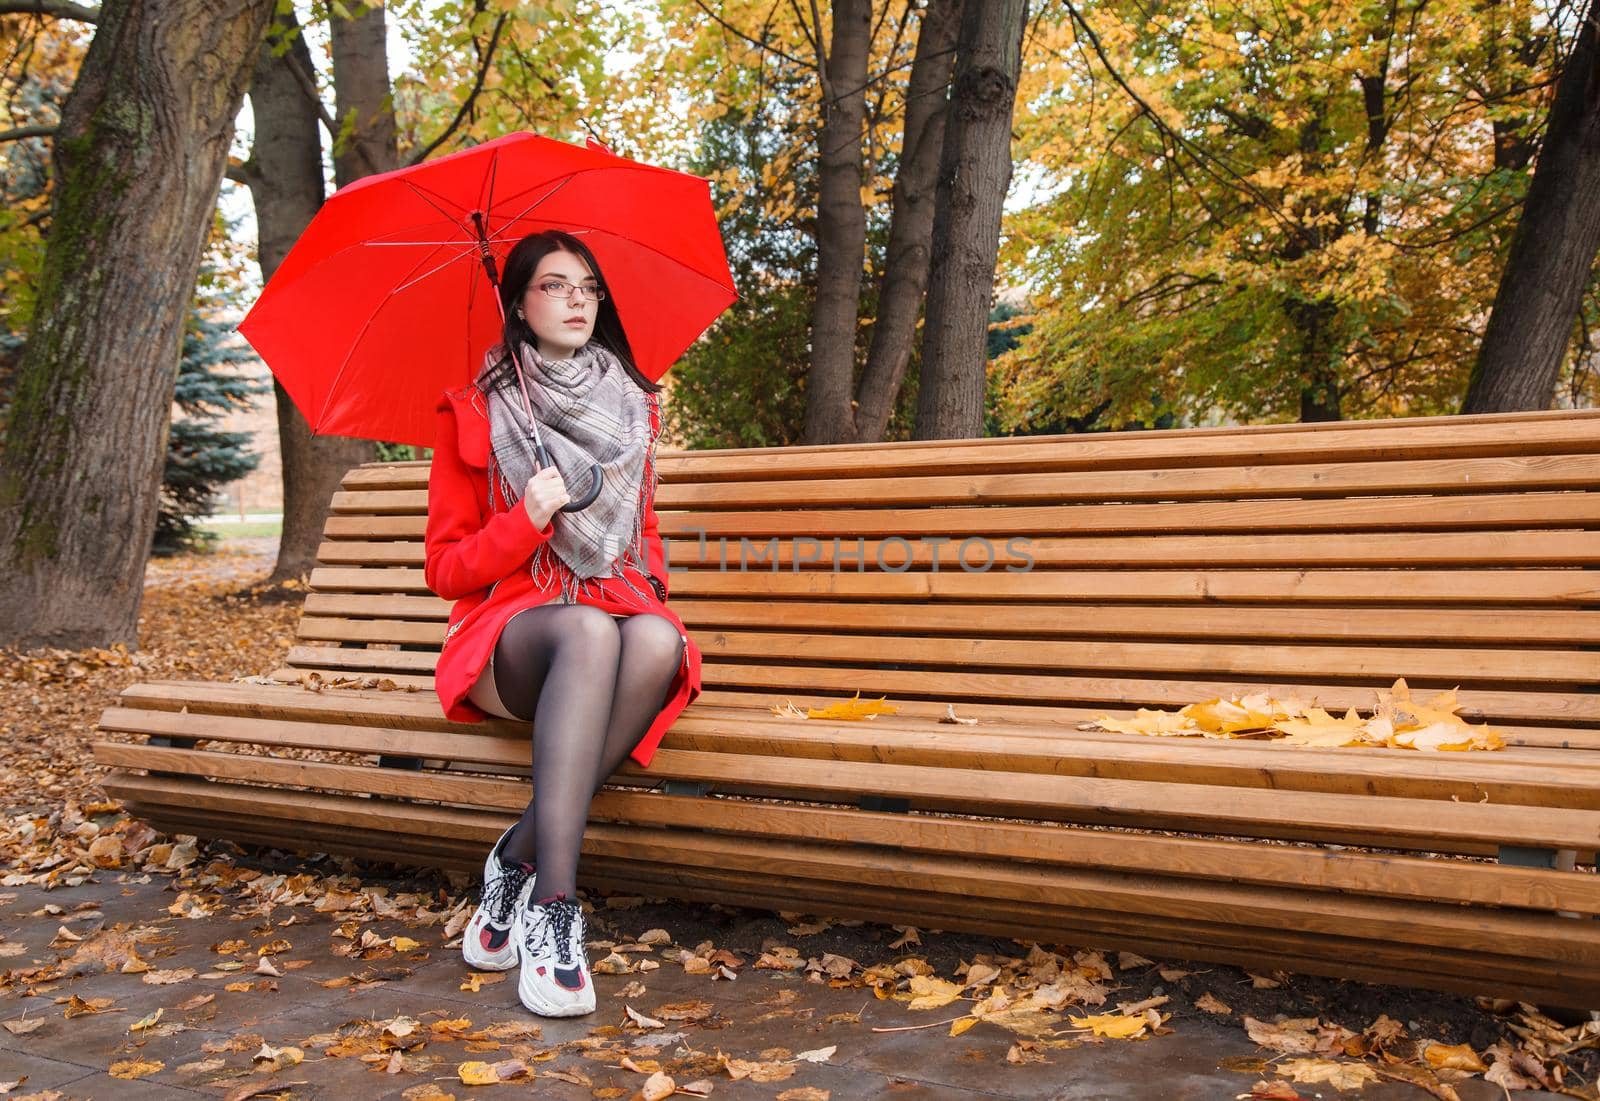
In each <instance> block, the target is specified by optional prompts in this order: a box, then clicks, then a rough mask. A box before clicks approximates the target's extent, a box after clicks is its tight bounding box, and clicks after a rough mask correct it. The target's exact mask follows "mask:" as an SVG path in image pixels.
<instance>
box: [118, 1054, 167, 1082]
mask: <svg viewBox="0 0 1600 1101" xmlns="http://www.w3.org/2000/svg"><path fill="white" fill-rule="evenodd" d="M165 1067H166V1064H165V1063H162V1062H159V1061H147V1060H144V1059H125V1060H123V1061H122V1062H120V1063H112V1064H111V1069H110V1071H109V1072H108V1073H109V1074H110V1075H111V1077H113V1078H130V1079H131V1078H145V1077H148V1076H149V1075H152V1074H155V1073H156V1072H157V1071H159V1070H162V1069H163V1068H165Z"/></svg>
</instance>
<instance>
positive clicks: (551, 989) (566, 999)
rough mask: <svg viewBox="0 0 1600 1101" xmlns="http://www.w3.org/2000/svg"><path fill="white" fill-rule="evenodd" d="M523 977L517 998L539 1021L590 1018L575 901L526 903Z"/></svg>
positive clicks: (583, 926) (583, 927) (590, 986)
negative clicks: (535, 1014) (543, 1018)
mask: <svg viewBox="0 0 1600 1101" xmlns="http://www.w3.org/2000/svg"><path fill="white" fill-rule="evenodd" d="M522 923H523V932H522V974H521V976H520V977H519V978H518V981H517V994H518V995H519V996H520V997H521V998H522V1004H523V1005H525V1006H527V1007H528V1009H530V1010H532V1011H533V1012H534V1013H537V1014H539V1015H540V1016H541V1017H579V1016H582V1015H583V1014H585V1013H593V1012H594V982H593V981H592V979H591V978H590V975H589V949H588V945H587V941H588V927H587V923H586V922H585V920H584V917H583V907H582V906H580V905H579V904H578V901H577V899H572V898H568V897H567V896H566V895H557V896H555V898H553V899H551V900H550V901H548V902H530V903H528V908H527V912H526V914H525V916H524V917H523V919H522Z"/></svg>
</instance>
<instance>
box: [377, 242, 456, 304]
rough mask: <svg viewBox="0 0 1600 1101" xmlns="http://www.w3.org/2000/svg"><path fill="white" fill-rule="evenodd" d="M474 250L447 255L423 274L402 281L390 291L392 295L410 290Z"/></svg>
mask: <svg viewBox="0 0 1600 1101" xmlns="http://www.w3.org/2000/svg"><path fill="white" fill-rule="evenodd" d="M473 251H474V250H473V249H470V248H468V249H465V250H463V251H461V252H458V253H456V255H454V256H449V257H446V258H445V261H444V263H442V264H438V265H436V266H435V267H431V268H429V269H428V270H427V271H425V272H423V273H422V274H421V275H418V276H416V277H415V278H412V279H407V280H406V281H405V282H404V283H401V284H400V285H399V286H398V287H396V288H394V290H393V291H391V292H390V296H393V295H396V294H399V293H400V292H401V291H405V290H410V289H411V288H412V287H414V286H416V285H417V284H418V283H420V282H422V281H423V280H424V279H426V278H428V277H429V276H431V275H437V274H438V273H439V272H441V271H443V270H444V269H445V268H448V267H449V266H450V265H451V264H454V263H455V262H456V261H458V260H462V259H469V258H471V257H472V254H473Z"/></svg>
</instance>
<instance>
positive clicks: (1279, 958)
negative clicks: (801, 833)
mask: <svg viewBox="0 0 1600 1101" xmlns="http://www.w3.org/2000/svg"><path fill="white" fill-rule="evenodd" d="M579 882H580V883H583V884H584V885H585V886H592V887H595V888H599V889H602V890H613V891H623V892H626V893H629V894H643V895H646V896H659V895H666V896H669V897H675V898H689V899H692V900H703V901H706V902H715V903H722V904H726V905H740V906H751V907H758V908H762V909H771V910H782V911H795V910H798V911H800V912H802V913H816V914H826V915H830V916H834V917H847V918H848V917H854V918H860V919H864V920H867V921H881V922H890V923H894V924H897V925H912V926H915V927H917V928H920V929H928V928H935V929H946V930H950V931H954V932H972V933H979V934H983V935H988V936H995V935H1001V936H1012V937H1015V938H1018V940H1019V941H1020V942H1021V943H1022V944H1023V945H1025V946H1026V945H1027V944H1030V943H1038V944H1043V945H1047V946H1065V947H1066V948H1067V950H1068V951H1071V950H1072V949H1074V948H1085V947H1094V948H1105V949H1110V950H1127V951H1134V952H1140V953H1142V954H1146V955H1148V956H1150V957H1152V958H1155V959H1158V960H1163V961H1170V960H1194V961H1198V962H1210V963H1225V964H1233V965H1236V966H1240V967H1244V968H1247V969H1250V970H1253V971H1269V970H1274V969H1282V970H1286V971H1290V972H1294V973H1303V974H1312V975H1327V976H1330V977H1335V978H1353V979H1358V980H1361V981H1364V982H1371V983H1378V984H1382V985H1386V986H1394V985H1401V986H1407V985H1409V986H1420V987H1426V988H1429V989H1437V990H1446V991H1451V992H1456V993H1463V994H1484V995H1488V996H1492V997H1518V998H1527V999H1531V1000H1533V1001H1535V1002H1537V1003H1538V1004H1541V1005H1546V1006H1551V1005H1561V1004H1563V1003H1564V1002H1571V1003H1573V1004H1575V1005H1589V1004H1593V999H1594V998H1596V997H1600V983H1596V982H1595V981H1594V980H1593V979H1591V978H1590V977H1588V976H1587V975H1570V974H1569V975H1564V976H1549V974H1548V973H1545V974H1544V975H1543V976H1539V975H1535V974H1534V973H1531V972H1529V971H1528V970H1526V969H1524V970H1522V971H1520V972H1519V971H1517V970H1515V969H1512V970H1511V971H1510V972H1509V973H1506V972H1502V971H1498V970H1497V971H1495V972H1493V973H1489V972H1486V971H1485V970H1483V969H1478V970H1471V969H1469V968H1468V967H1466V966H1464V964H1463V961H1461V960H1460V959H1451V958H1449V957H1446V958H1444V959H1434V958H1427V959H1421V958H1417V957H1415V956H1412V957H1411V958H1409V959H1408V960H1407V961H1406V962H1408V963H1410V964H1411V965H1412V966H1410V967H1407V966H1402V965H1401V964H1397V963H1389V964H1385V965H1382V966H1372V965H1371V964H1369V963H1368V962H1367V961H1368V959H1369V956H1368V954H1367V953H1365V952H1361V953H1357V954H1355V955H1345V956H1340V957H1337V958H1334V957H1331V956H1327V955H1325V956H1320V957H1319V956H1317V955H1314V954H1313V953H1315V952H1317V951H1318V950H1319V949H1320V950H1326V949H1327V946H1326V945H1325V944H1317V943H1313V942H1312V941H1311V940H1309V939H1307V940H1305V941H1303V942H1302V944H1301V951H1300V952H1298V953H1290V954H1286V953H1282V952H1272V951H1269V950H1266V949H1264V948H1262V947H1261V946H1260V945H1259V944H1249V945H1243V946H1238V945H1236V943H1230V939H1231V938H1227V937H1225V936H1224V937H1219V936H1217V935H1215V934H1212V935H1210V936H1208V937H1204V938H1202V937H1199V936H1196V935H1195V931H1194V930H1188V931H1185V930H1174V931H1172V932H1165V931H1164V929H1165V923H1154V922H1149V921H1141V922H1130V921H1123V922H1122V923H1121V924H1115V925H1112V924H1108V923H1106V922H1104V921H1103V920H1098V921H1097V920H1095V918H1094V917H1093V916H1073V917H1068V916H1067V915H1065V914H1062V913H1060V912H1059V911H1057V912H1051V911H1048V910H1043V909H1042V908H1039V907H1029V906H1024V905H1021V904H1017V903H1011V904H1006V903H1003V902H999V901H994V900H984V901H983V903H982V905H981V907H980V906H977V905H974V904H972V903H966V902H964V900H959V899H949V898H946V897H933V896H920V895H919V896H918V899H917V900H916V901H914V902H907V901H903V900H900V899H897V898H896V897H895V896H893V895H890V894H888V893H886V892H883V891H881V890H879V891H874V890H871V889H869V888H853V887H850V886H847V885H842V884H832V883H828V884H819V883H815V882H811V883H804V884H788V883H785V882H784V881H781V880H778V881H774V880H772V879H770V878H768V879H766V880H763V879H762V878H761V877H758V876H740V875H736V874H734V873H728V872H722V873H718V872H715V871H700V870H688V869H681V868H677V867H671V866H668V867H661V866H651V865H647V864H644V863H641V862H626V861H622V860H606V859H594V858H591V859H590V860H588V861H587V862H586V864H585V865H584V867H583V868H582V869H581V870H580V872H579ZM935 910H937V913H936V914H935V913H934V911H935ZM1430 965H1431V966H1430ZM1541 977H1543V978H1544V980H1545V981H1543V982H1540V981H1539V980H1540V978H1541Z"/></svg>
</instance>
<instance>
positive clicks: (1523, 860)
mask: <svg viewBox="0 0 1600 1101" xmlns="http://www.w3.org/2000/svg"><path fill="white" fill-rule="evenodd" d="M1500 863H1502V864H1510V865H1513V866H1514V867H1518V868H1552V869H1554V870H1556V871H1560V872H1570V871H1573V870H1574V869H1575V868H1576V867H1577V864H1578V851H1577V850H1576V849H1535V848H1528V847H1526V846H1523V845H1501V846H1500ZM1556 913H1557V914H1559V915H1560V916H1561V917H1570V918H1575V917H1579V916H1580V915H1579V914H1577V913H1575V912H1573V911H1571V910H1557V911H1556Z"/></svg>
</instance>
